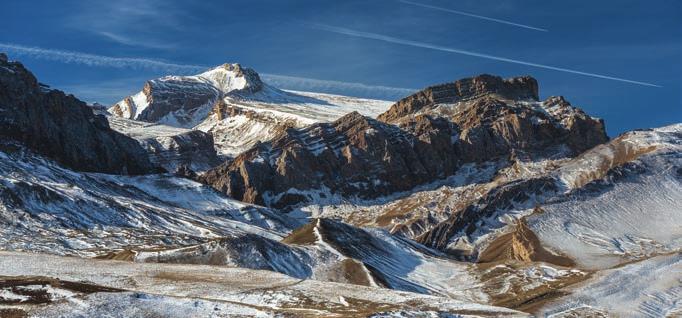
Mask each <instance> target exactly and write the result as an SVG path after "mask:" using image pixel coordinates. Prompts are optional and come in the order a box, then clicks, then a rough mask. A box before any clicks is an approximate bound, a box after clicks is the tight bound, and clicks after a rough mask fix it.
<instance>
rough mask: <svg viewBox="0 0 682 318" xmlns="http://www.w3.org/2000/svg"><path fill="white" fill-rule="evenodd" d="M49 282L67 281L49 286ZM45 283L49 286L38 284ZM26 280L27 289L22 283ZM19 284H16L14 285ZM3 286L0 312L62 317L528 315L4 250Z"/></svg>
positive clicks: (186, 268)
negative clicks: (40, 299) (40, 292)
mask: <svg viewBox="0 0 682 318" xmlns="http://www.w3.org/2000/svg"><path fill="white" fill-rule="evenodd" d="M45 277H50V278H53V279H59V280H60V282H52V283H46V282H45V280H46V279H45ZM39 278H42V280H43V281H42V282H35V280H40V279H39ZM17 280H18V281H19V283H17ZM22 280H23V286H17V285H21V284H22V283H21V281H22ZM12 282H14V283H13V285H14V287H8V286H10V285H12V284H11V283H12ZM69 282H79V284H73V283H71V284H70V283H69ZM86 284H87V285H86ZM46 285H49V287H47V286H46ZM74 285H76V286H74ZM0 286H4V287H3V289H2V291H1V293H2V294H0V308H2V309H0V310H4V311H5V312H10V310H14V311H15V312H18V310H21V311H25V312H27V313H28V314H29V315H30V316H36V317H59V316H62V315H64V314H65V313H68V315H69V316H77V317H78V316H80V317H100V316H108V317H130V316H141V317H159V316H162V317H206V316H213V317H230V316H231V315H243V316H247V317H251V316H255V317H258V316H261V317H264V316H272V315H276V314H282V315H285V314H288V315H290V316H295V317H301V316H303V317H318V316H319V317H329V316H336V317H366V316H368V315H371V314H374V313H379V312H385V313H395V314H396V315H397V314H398V312H400V311H404V312H405V313H412V314H417V313H420V314H423V315H424V316H426V317H429V316H433V317H438V316H439V315H440V316H445V317H447V315H445V313H451V314H464V315H467V316H474V317H475V316H483V317H488V316H491V317H499V316H508V317H524V316H527V315H526V314H524V313H521V312H518V311H514V310H511V309H506V308H501V307H494V306H487V305H481V304H474V303H464V302H460V301H457V300H453V299H448V298H443V297H435V296H429V295H422V294H415V293H408V292H399V291H394V290H389V289H381V288H372V287H363V286H357V285H347V284H337V283H328V282H318V281H313V280H298V279H294V278H291V277H289V276H285V275H282V274H278V273H274V272H269V271H257V270H249V269H242V268H227V267H217V266H202V265H173V264H147V263H144V264H136V263H130V262H119V261H105V260H92V259H82V258H75V257H61V256H48V255H41V254H28V253H15V252H0ZM60 286H61V287H60ZM41 288H42V289H47V290H46V292H47V293H48V295H49V296H48V297H47V299H48V301H46V302H44V303H43V304H40V305H39V304H35V303H36V302H35V301H30V300H31V299H24V298H22V297H26V294H30V293H27V292H22V290H26V289H41ZM21 299H23V300H24V301H21ZM32 303H33V304H32ZM0 313H2V311H0ZM439 313H440V314H439Z"/></svg>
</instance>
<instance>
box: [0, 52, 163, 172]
mask: <svg viewBox="0 0 682 318" xmlns="http://www.w3.org/2000/svg"><path fill="white" fill-rule="evenodd" d="M0 138H2V139H5V140H12V141H18V142H20V143H23V144H25V145H26V146H28V147H29V148H31V149H33V150H35V151H37V152H39V153H41V154H43V155H45V156H47V157H50V158H53V159H55V160H56V161H58V162H59V163H61V164H63V165H65V166H68V167H70V168H73V169H75V170H80V171H92V172H104V173H114V174H145V173H150V172H153V171H155V170H156V169H155V168H154V167H153V166H152V164H151V163H150V162H149V159H148V158H147V154H146V153H145V151H144V150H143V149H142V148H141V147H140V145H139V144H138V143H137V142H136V141H135V140H133V139H131V138H129V137H126V136H124V135H123V134H120V133H118V132H115V131H113V130H111V129H110V128H109V123H108V122H107V120H106V118H105V117H104V116H99V115H98V116H96V115H94V114H93V112H92V110H91V109H90V107H88V106H87V105H86V104H85V103H83V102H81V101H80V100H78V99H76V98H75V97H73V96H72V95H65V94H64V93H63V92H61V91H58V90H53V89H49V88H47V87H46V86H44V85H43V84H40V83H38V81H37V80H36V78H35V77H34V76H33V74H31V72H30V71H28V70H27V69H26V68H24V66H23V65H22V64H21V63H18V62H10V61H8V60H7V56H6V55H4V54H0Z"/></svg>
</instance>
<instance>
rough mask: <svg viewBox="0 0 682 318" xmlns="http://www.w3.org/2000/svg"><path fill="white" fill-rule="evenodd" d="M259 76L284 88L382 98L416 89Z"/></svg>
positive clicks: (396, 98) (399, 95)
mask: <svg viewBox="0 0 682 318" xmlns="http://www.w3.org/2000/svg"><path fill="white" fill-rule="evenodd" d="M261 78H262V79H263V80H264V81H265V82H267V83H268V84H271V85H273V86H275V87H279V88H284V89H290V90H299V91H311V92H321V93H336V94H343V95H349V96H359V97H371V98H378V99H384V100H398V99H400V98H403V97H405V96H407V95H410V94H412V93H414V92H415V91H417V90H416V89H413V88H399V87H389V86H380V85H367V84H362V83H350V82H340V81H330V80H320V79H312V78H304V77H295V76H286V75H276V74H261Z"/></svg>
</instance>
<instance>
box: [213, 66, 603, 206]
mask: <svg viewBox="0 0 682 318" xmlns="http://www.w3.org/2000/svg"><path fill="white" fill-rule="evenodd" d="M537 100H538V88H537V82H536V81H535V79H533V78H531V77H520V78H514V79H506V80H505V79H502V78H499V77H494V76H490V75H481V76H479V77H475V78H470V79H464V80H460V81H457V82H455V83H451V84H444V85H439V86H434V87H430V88H427V89H425V90H423V91H420V92H417V93H416V94H414V95H412V96H410V97H407V98H405V99H403V100H401V101H399V102H398V103H396V104H394V105H393V106H392V107H391V108H390V109H389V110H388V111H386V112H385V113H383V114H381V115H380V116H379V117H378V119H379V120H374V119H370V118H366V117H364V116H361V115H360V114H358V113H351V114H348V115H346V116H344V117H342V118H340V119H338V120H337V121H335V122H333V123H330V124H315V125H312V126H310V127H307V128H304V129H293V128H292V129H286V130H284V131H283V132H282V133H281V134H279V135H278V137H276V138H274V139H273V140H272V141H271V142H268V143H263V144H259V145H257V146H256V147H254V148H252V149H250V150H248V151H246V152H244V153H242V154H241V155H240V156H238V157H236V158H235V159H234V160H233V161H230V162H227V163H225V164H223V165H222V166H219V167H217V168H215V169H213V170H210V171H209V172H208V173H206V174H205V175H204V176H202V177H201V178H200V181H202V182H205V183H207V184H210V185H212V186H213V187H215V188H216V189H218V190H219V191H222V192H224V193H226V194H228V195H230V196H232V197H234V198H237V199H239V200H243V201H246V202H251V203H258V204H265V205H268V206H274V207H280V208H281V207H287V206H292V205H296V204H298V203H302V202H306V201H319V200H320V199H325V198H327V197H328V196H329V195H340V196H344V197H349V196H357V197H361V198H368V199H369V198H376V197H378V196H382V195H386V194H390V193H394V192H398V191H405V190H410V189H412V188H413V187H415V186H417V185H421V184H425V183H428V182H432V181H435V180H437V179H441V178H445V177H447V176H449V175H452V174H453V173H454V172H455V171H457V169H458V168H459V167H460V166H461V164H463V163H468V162H482V161H488V160H494V159H499V158H509V157H513V156H515V155H516V154H517V152H521V153H538V154H549V153H552V152H556V151H563V152H567V153H568V155H577V154H578V153H580V152H582V151H584V150H585V149H587V148H590V147H593V146H595V145H597V144H600V143H603V142H605V141H606V140H607V139H608V138H607V137H606V134H605V132H604V126H603V123H602V122H601V121H600V120H597V119H594V118H592V117H589V116H587V115H586V114H585V113H584V112H582V111H581V110H579V109H576V108H574V107H572V106H571V105H570V104H568V102H566V101H565V100H564V99H563V98H550V99H549V100H547V101H546V102H544V103H540V102H538V101H537ZM566 148H567V150H566Z"/></svg>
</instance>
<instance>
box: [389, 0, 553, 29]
mask: <svg viewBox="0 0 682 318" xmlns="http://www.w3.org/2000/svg"><path fill="white" fill-rule="evenodd" d="M398 2H401V3H404V4H409V5H413V6H417V7H422V8H427V9H432V10H437V11H442V12H448V13H454V14H458V15H462V16H467V17H471V18H476V19H480V20H486V21H491V22H496V23H501V24H506V25H511V26H515V27H519V28H524V29H529V30H535V31H542V32H548V31H549V30H547V29H543V28H538V27H534V26H530V25H526V24H521V23H516V22H511V21H507V20H502V19H497V18H491V17H487V16H483V15H478V14H473V13H469V12H464V11H459V10H453V9H448V8H443V7H437V6H432V5H430V4H425V3H419V2H413V1H409V0H398Z"/></svg>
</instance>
